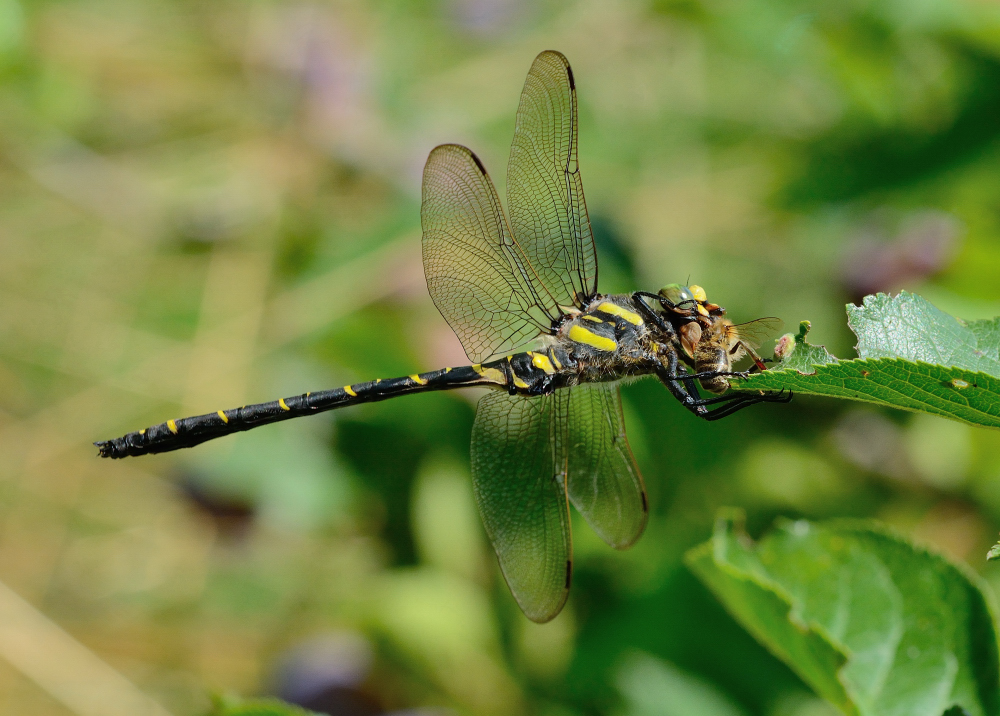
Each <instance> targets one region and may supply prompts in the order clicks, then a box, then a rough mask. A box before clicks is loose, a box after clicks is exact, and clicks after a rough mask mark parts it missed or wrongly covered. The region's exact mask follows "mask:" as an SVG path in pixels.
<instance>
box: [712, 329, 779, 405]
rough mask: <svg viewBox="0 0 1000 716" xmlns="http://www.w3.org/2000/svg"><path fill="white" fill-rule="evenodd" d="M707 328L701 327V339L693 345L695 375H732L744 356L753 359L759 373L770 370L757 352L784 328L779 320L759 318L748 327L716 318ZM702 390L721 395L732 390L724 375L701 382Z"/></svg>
mask: <svg viewBox="0 0 1000 716" xmlns="http://www.w3.org/2000/svg"><path fill="white" fill-rule="evenodd" d="M704 323H706V324H707V325H703V326H701V331H700V335H699V336H698V340H697V343H696V344H695V345H694V367H695V372H696V373H709V372H712V373H716V372H718V373H729V372H731V371H732V366H733V364H734V363H736V362H738V361H739V360H740V359H741V358H743V357H744V356H750V358H751V359H752V360H753V362H754V364H755V365H756V367H757V368H758V369H759V370H765V369H766V368H767V366H766V365H765V364H764V360H763V359H762V358H761V357H760V356H759V355H757V352H756V350H754V349H755V348H757V347H759V346H760V343H761V340H762V339H763V338H764V337H765V336H767V334H769V333H773V332H775V331H777V330H778V329H779V328H781V320H780V319H777V318H758V319H757V320H756V321H749V322H747V323H739V324H736V323H733V322H732V321H730V320H729V319H728V318H724V317H722V316H718V317H715V316H713V317H712V319H711V320H710V321H705V322H704ZM699 380H700V382H701V387H702V388H704V389H705V390H707V391H708V392H710V393H715V394H716V395H721V394H722V393H725V392H726V390H727V389H728V388H729V380H728V379H727V377H726V376H724V375H717V376H714V377H711V378H700V379H699Z"/></svg>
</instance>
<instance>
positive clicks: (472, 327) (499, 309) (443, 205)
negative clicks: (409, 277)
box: [420, 144, 559, 363]
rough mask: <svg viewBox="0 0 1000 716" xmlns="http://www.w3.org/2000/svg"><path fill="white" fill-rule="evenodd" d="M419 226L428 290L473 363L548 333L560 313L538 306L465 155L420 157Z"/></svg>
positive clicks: (495, 207) (519, 258)
mask: <svg viewBox="0 0 1000 716" xmlns="http://www.w3.org/2000/svg"><path fill="white" fill-rule="evenodd" d="M420 222H421V225H422V227H423V234H424V236H423V256H424V275H425V276H426V278H427V289H428V291H430V294H431V299H432V300H433V301H434V305H435V306H437V308H438V310H439V311H440V312H441V315H442V316H444V318H445V320H446V321H448V324H449V325H450V326H451V328H452V330H454V331H455V333H456V335H458V338H459V340H460V341H461V342H462V346H463V347H464V348H465V352H466V353H467V354H468V356H469V358H470V359H471V360H472V361H473V362H475V363H479V362H482V361H484V360H486V359H487V358H489V357H491V356H494V355H498V354H504V353H509V352H511V351H513V350H515V349H517V348H519V347H521V346H523V345H524V344H526V343H528V342H529V341H531V340H532V339H533V338H535V337H536V336H538V334H539V333H541V332H542V331H545V330H548V329H549V328H550V327H551V325H552V319H553V318H555V317H557V316H558V315H559V314H558V312H553V313H552V314H551V315H549V314H546V313H545V311H544V310H543V309H542V308H540V307H539V304H540V303H541V302H540V301H539V299H538V298H537V295H536V293H537V288H536V286H534V285H533V283H532V281H533V278H532V276H531V275H530V269H529V267H528V266H527V265H526V264H527V259H526V258H525V257H524V256H523V254H522V253H521V252H520V250H519V249H518V248H517V246H516V245H514V243H513V241H512V240H511V234H510V230H509V229H508V227H507V222H506V220H505V219H504V215H503V209H502V208H501V206H500V200H499V199H498V198H497V193H496V189H494V188H493V182H492V181H490V177H489V175H488V174H487V173H486V170H485V169H484V168H483V165H482V162H480V161H479V159H478V158H477V157H476V155H475V154H473V153H472V151H471V150H469V149H467V148H466V147H463V146H460V145H457V144H443V145H441V146H439V147H435V149H434V150H433V151H432V152H431V153H430V156H429V157H427V165H426V166H425V167H424V180H423V201H422V204H421V207H420ZM541 305H543V306H544V305H545V304H544V303H541Z"/></svg>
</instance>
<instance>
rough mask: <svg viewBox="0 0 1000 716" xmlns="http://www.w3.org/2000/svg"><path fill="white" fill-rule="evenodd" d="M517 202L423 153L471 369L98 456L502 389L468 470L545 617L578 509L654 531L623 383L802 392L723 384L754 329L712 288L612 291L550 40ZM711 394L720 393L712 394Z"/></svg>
mask: <svg viewBox="0 0 1000 716" xmlns="http://www.w3.org/2000/svg"><path fill="white" fill-rule="evenodd" d="M507 192H508V205H507V208H508V211H507V213H506V214H505V212H504V210H503V207H502V206H501V204H500V200H499V198H498V196H497V192H496V189H495V188H494V186H493V183H492V181H491V180H490V177H489V174H487V172H486V168H485V167H484V166H483V163H482V162H481V161H480V160H479V158H478V157H477V156H476V155H475V154H474V153H473V152H472V151H471V150H469V149H467V148H466V147H463V146H460V145H457V144H444V145H441V146H438V147H435V148H434V150H433V151H431V153H430V156H429V157H428V158H427V164H426V167H425V168H424V175H423V196H422V204H421V211H420V215H421V223H422V227H423V262H424V272H425V275H426V278H427V288H428V290H429V292H430V295H431V298H432V299H433V301H434V304H435V305H436V306H437V308H438V310H439V311H440V312H441V314H442V315H443V316H444V318H445V320H446V321H447V322H448V323H449V325H450V326H451V327H452V329H453V330H454V331H455V333H456V334H457V335H458V338H459V339H460V341H461V343H462V346H463V347H464V348H465V352H466V354H467V355H468V357H469V359H470V361H471V362H472V365H468V366H462V367H456V368H443V369H440V370H435V371H432V372H429V373H419V374H414V375H410V376H405V377H401V378H390V379H379V380H373V381H369V382H365V383H357V384H354V385H345V386H344V387H342V388H335V389H333V390H324V391H320V392H314V393H303V394H301V395H296V396H292V397H288V398H282V399H280V400H276V401H271V402H268V403H260V404H256V405H247V406H244V407H241V408H234V409H231V410H219V411H216V412H214V413H207V414H205V415H198V416H194V417H189V418H182V419H178V420H168V421H166V422H165V423H160V424H159V425H154V426H152V427H149V428H146V429H145V430H139V431H136V432H131V433H128V434H127V435H124V436H122V437H119V438H115V439H113V440H107V441H101V442H97V443H95V444H96V445H97V447H98V448H99V449H100V454H101V456H102V457H108V458H123V457H128V456H134V455H145V454H151V453H161V452H168V451H171V450H177V449H180V448H188V447H192V446H194V445H198V444H199V443H203V442H205V441H207V440H213V439H215V438H218V437H221V436H223V435H229V434H232V433H236V432H240V431H244V430H249V429H251V428H256V427H259V426H261V425H266V424H269V423H274V422H278V421H281V420H287V419H290V418H297V417H301V416H305V415H312V414H315V413H318V412H323V411H326V410H334V409H337V408H343V407H347V406H350V405H356V404H359V403H368V402H373V401H379V400H385V399H387V398H394V397H396V396H400V395H407V394H410V393H420V392H425V391H431V390H451V389H454V388H464V387H469V386H482V387H486V388H491V389H492V390H491V391H490V392H488V393H487V394H486V395H485V396H484V397H482V398H481V399H480V400H479V404H478V407H477V411H476V419H475V423H474V425H473V428H472V479H473V487H474V492H475V495H476V500H477V502H478V505H479V510H480V514H481V515H482V519H483V523H484V525H485V528H486V532H487V534H488V535H489V538H490V541H491V542H492V545H493V548H494V550H495V551H496V554H497V558H498V560H499V563H500V568H501V571H502V572H503V575H504V578H505V579H506V581H507V584H508V586H509V587H510V590H511V592H512V593H513V595H514V597H515V599H516V600H517V602H518V604H519V605H520V607H521V609H522V610H523V611H524V613H525V615H526V616H527V617H528V618H529V619H532V620H534V621H536V622H544V621H548V620H549V619H552V618H553V617H554V616H555V615H556V614H558V613H559V611H560V610H561V609H562V607H563V604H564V603H565V601H566V598H567V596H568V593H569V587H570V577H571V574H572V566H573V561H572V548H571V539H570V515H569V504H570V503H572V504H573V506H574V507H575V508H576V509H577V510H578V511H579V512H580V513H581V514H582V515H583V517H584V519H585V520H586V521H587V522H588V523H589V525H590V526H591V527H592V528H593V529H594V530H595V531H596V532H597V534H598V535H600V537H601V539H603V540H604V541H605V542H607V543H608V544H609V545H611V546H612V547H615V548H617V549H624V548H627V547H629V546H630V545H632V544H633V543H634V542H635V541H636V540H637V539H638V538H639V536H640V535H641V534H642V532H643V530H644V529H645V526H646V520H647V515H648V505H647V500H646V492H645V488H644V486H643V481H642V476H641V475H640V473H639V469H638V467H637V466H636V462H635V458H634V457H633V455H632V451H631V449H630V448H629V444H628V439H627V438H626V435H625V426H624V421H623V418H622V406H621V397H620V394H619V388H618V385H617V384H618V383H619V382H620V381H622V380H623V379H629V378H635V377H640V376H655V377H657V378H659V380H660V381H661V382H662V383H663V384H664V385H665V386H666V388H667V389H668V390H669V391H670V393H671V394H672V395H673V396H674V397H675V398H676V399H677V400H679V401H680V403H681V404H682V405H683V406H684V407H685V408H687V409H688V410H690V411H691V412H692V413H694V414H695V415H697V416H698V417H700V418H704V419H706V420H716V419H718V418H721V417H724V416H726V415H730V414H732V413H733V412H735V411H737V410H739V409H741V408H744V407H746V406H748V405H752V404H754V403H761V402H787V401H788V400H789V399H790V398H791V394H785V393H767V392H745V393H744V392H739V391H728V390H727V389H728V387H729V383H728V379H729V378H732V377H738V376H741V375H745V374H744V373H737V372H733V371H732V363H733V362H734V361H735V360H736V359H737V358H738V357H740V356H742V355H743V354H744V353H749V354H750V355H751V356H753V357H754V360H755V362H756V363H757V366H758V367H760V368H763V367H764V366H763V363H762V362H761V360H760V359H759V358H758V357H757V356H756V354H755V353H754V352H753V344H752V343H751V341H750V338H752V337H753V336H755V335H757V334H759V333H760V332H761V331H762V330H765V329H768V328H770V321H771V320H772V319H761V320H760V321H756V322H752V323H751V324H743V325H734V324H732V323H731V322H730V321H729V320H728V319H726V318H725V309H723V308H721V307H720V306H718V305H716V304H714V303H711V302H709V301H708V297H707V295H706V293H705V291H704V289H702V288H700V287H699V286H681V285H678V284H671V285H669V286H666V287H664V288H663V289H661V290H660V291H659V292H657V293H650V292H644V291H636V292H634V293H631V294H620V295H602V294H600V293H599V292H598V290H597V254H596V251H595V247H594V239H593V235H592V233H591V228H590V220H589V218H588V216H587V206H586V203H585V201H584V196H583V185H582V182H581V178H580V167H579V163H578V159H577V97H576V83H575V80H574V78H573V71H572V70H571V69H570V66H569V63H568V62H567V60H566V58H565V57H564V56H563V55H562V54H561V53H559V52H555V51H546V52H542V53H541V54H540V55H538V57H536V58H535V61H534V63H533V64H532V66H531V70H530V71H529V72H528V77H527V80H526V81H525V84H524V90H523V91H522V93H521V101H520V106H519V107H518V110H517V120H516V128H515V130H514V140H513V143H512V144H511V150H510V159H509V162H508V165H507ZM699 385H700V386H701V390H705V391H707V392H708V393H709V395H710V396H711V397H703V396H702V394H701V392H700V391H699Z"/></svg>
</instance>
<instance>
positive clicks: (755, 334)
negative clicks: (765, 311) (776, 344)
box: [730, 317, 784, 348]
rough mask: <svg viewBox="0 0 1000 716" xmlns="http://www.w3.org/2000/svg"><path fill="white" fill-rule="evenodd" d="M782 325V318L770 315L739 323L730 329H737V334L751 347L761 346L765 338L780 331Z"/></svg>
mask: <svg viewBox="0 0 1000 716" xmlns="http://www.w3.org/2000/svg"><path fill="white" fill-rule="evenodd" d="M782 325H784V324H783V323H782V321H781V319H780V318H774V317H768V318H758V319H757V320H755V321H747V322H746V323H738V324H736V325H734V326H732V328H730V330H731V331H735V333H736V336H737V337H738V338H739V339H740V340H741V341H743V342H744V343H746V344H747V345H748V346H750V347H751V348H760V346H761V344H762V343H763V342H764V339H765V338H767V337H768V336H770V335H773V334H775V333H777V332H778V331H780V330H781V326H782Z"/></svg>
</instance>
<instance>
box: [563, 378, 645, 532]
mask: <svg viewBox="0 0 1000 716" xmlns="http://www.w3.org/2000/svg"><path fill="white" fill-rule="evenodd" d="M557 395H558V396H559V397H560V398H561V399H562V400H564V401H568V408H567V410H566V411H565V412H566V415H567V416H568V429H567V430H566V431H564V433H563V434H565V435H566V439H567V443H568V444H567V446H566V450H565V452H566V454H567V455H568V464H569V469H568V475H569V479H568V480H567V484H568V491H569V499H570V501H571V502H572V503H573V506H574V507H576V509H578V510H579V511H580V513H581V514H583V516H584V518H585V519H586V520H587V522H588V523H589V524H590V526H591V527H593V528H594V531H595V532H597V534H598V535H600V536H601V539H603V540H604V541H605V542H607V543H608V544H609V545H611V546H612V547H614V548H615V549H625V548H626V547H629V546H631V545H632V544H633V543H634V542H635V541H636V540H637V539H639V536H640V535H641V534H642V531H643V530H644V529H645V528H646V518H647V516H648V507H647V502H646V489H645V487H644V486H643V483H642V475H640V474H639V468H638V467H637V466H636V464H635V458H634V457H633V456H632V450H631V448H629V445H628V439H627V438H626V437H625V421H624V419H623V417H622V401H621V393H620V392H619V390H618V386H616V385H610V384H607V383H589V384H584V385H580V386H577V387H575V388H573V389H571V390H565V391H559V393H558V394H557ZM563 395H565V396H566V397H562V396H563Z"/></svg>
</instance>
